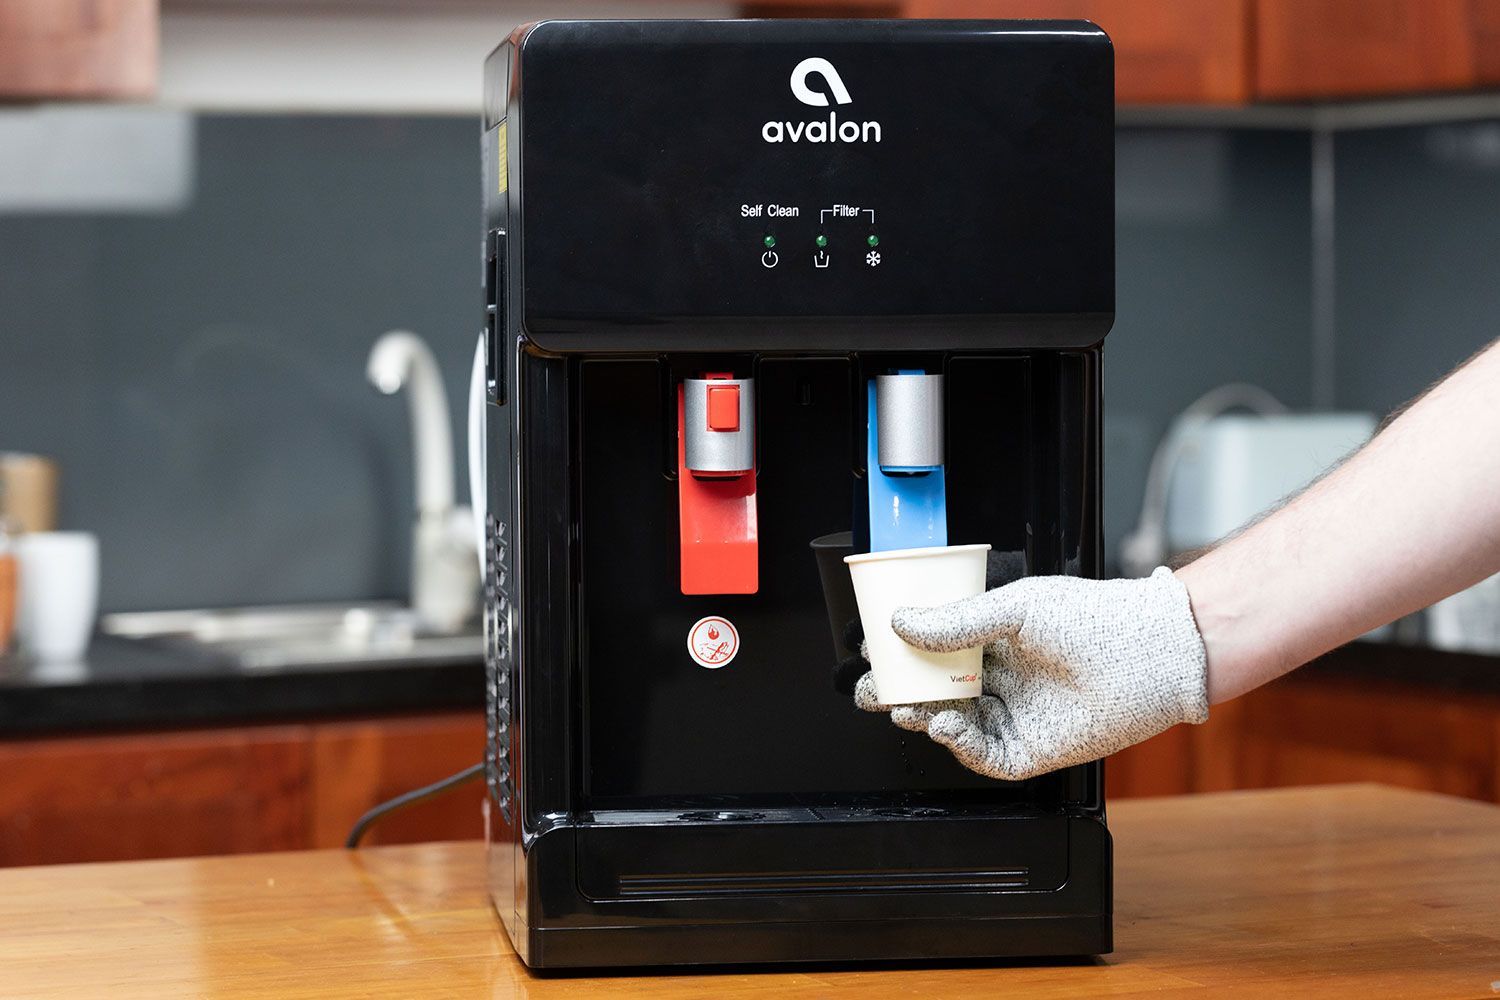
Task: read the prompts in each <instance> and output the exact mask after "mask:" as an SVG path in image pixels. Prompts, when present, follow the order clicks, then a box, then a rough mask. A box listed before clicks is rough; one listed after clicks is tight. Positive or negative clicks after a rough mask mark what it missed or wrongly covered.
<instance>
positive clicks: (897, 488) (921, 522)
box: [865, 371, 948, 552]
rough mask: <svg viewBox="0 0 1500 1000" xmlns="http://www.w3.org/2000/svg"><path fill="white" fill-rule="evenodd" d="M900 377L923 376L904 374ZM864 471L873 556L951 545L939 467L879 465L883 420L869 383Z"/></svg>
mask: <svg viewBox="0 0 1500 1000" xmlns="http://www.w3.org/2000/svg"><path fill="white" fill-rule="evenodd" d="M900 374H902V375H920V374H922V373H921V372H907V371H903V372H901V373H900ZM868 392H869V411H868V420H869V424H868V426H869V431H868V434H867V435H866V437H867V439H868V445H867V450H866V461H865V468H866V469H867V470H868V471H867V478H868V480H869V485H870V551H871V552H883V551H887V550H890V549H920V548H925V547H927V546H930V545H947V544H948V499H947V490H946V489H945V487H944V481H943V467H942V466H941V465H921V466H906V465H902V466H886V467H884V468H882V467H881V465H880V414H879V412H878V403H877V401H876V400H877V397H876V391H875V380H874V379H871V380H870V382H869V388H868Z"/></svg>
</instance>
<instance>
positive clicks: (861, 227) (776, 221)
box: [740, 203, 889, 272]
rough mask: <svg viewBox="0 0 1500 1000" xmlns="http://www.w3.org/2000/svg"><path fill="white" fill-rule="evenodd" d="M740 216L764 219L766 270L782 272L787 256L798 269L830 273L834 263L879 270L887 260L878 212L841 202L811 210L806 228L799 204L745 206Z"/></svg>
mask: <svg viewBox="0 0 1500 1000" xmlns="http://www.w3.org/2000/svg"><path fill="white" fill-rule="evenodd" d="M740 216H741V217H742V218H749V219H760V218H764V219H765V226H764V229H765V235H764V236H762V237H761V238H760V245H761V246H762V247H764V248H765V249H764V251H763V252H762V253H761V255H760V266H761V267H764V268H774V267H780V266H781V261H782V258H783V257H785V258H787V259H788V263H789V264H790V265H791V266H793V267H798V266H802V267H811V268H812V269H813V270H815V271H830V272H831V271H832V268H833V263H834V261H835V260H837V261H838V262H839V265H840V267H843V266H844V265H845V264H846V262H847V263H852V264H854V265H855V266H859V265H863V266H864V267H879V266H880V262H881V261H882V260H884V257H883V256H882V254H881V250H880V231H879V230H878V229H877V228H876V224H875V209H873V208H864V207H862V206H859V205H845V204H842V203H840V204H837V205H826V206H823V207H821V208H816V209H812V210H809V211H808V212H807V213H806V216H805V218H806V219H807V224H802V220H803V218H804V215H803V211H802V207H801V206H800V205H780V204H770V205H765V204H758V205H748V204H746V205H741V206H740ZM813 220H816V221H813ZM778 234H779V235H778ZM886 252H887V253H888V252H889V249H887V251H886Z"/></svg>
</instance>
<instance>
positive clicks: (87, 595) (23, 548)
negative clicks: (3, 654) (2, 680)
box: [16, 531, 99, 661]
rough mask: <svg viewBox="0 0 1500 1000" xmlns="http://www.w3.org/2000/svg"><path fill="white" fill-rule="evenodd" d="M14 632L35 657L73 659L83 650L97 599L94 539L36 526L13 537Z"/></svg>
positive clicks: (96, 549) (96, 561)
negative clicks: (16, 591) (17, 599)
mask: <svg viewBox="0 0 1500 1000" xmlns="http://www.w3.org/2000/svg"><path fill="white" fill-rule="evenodd" d="M16 563H17V566H16V577H17V583H19V584H20V597H21V600H20V606H19V607H18V608H17V613H16V619H17V621H16V625H17V629H16V631H17V635H18V638H19V639H20V643H21V648H22V649H23V650H25V651H26V652H28V653H30V654H31V655H32V656H34V657H35V658H36V659H38V660H43V661H57V660H76V659H78V658H79V657H80V656H82V655H83V652H84V650H86V649H88V645H89V638H90V637H91V636H92V635H93V631H94V612H95V610H96V609H97V607H98V603H99V539H98V538H97V537H95V536H94V535H92V534H89V533H88V532H85V531H39V532H33V533H31V534H26V535H21V536H20V537H19V538H17V539H16Z"/></svg>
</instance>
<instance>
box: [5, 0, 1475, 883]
mask: <svg viewBox="0 0 1500 1000" xmlns="http://www.w3.org/2000/svg"><path fill="white" fill-rule="evenodd" d="M741 15H754V16H851V17H863V16H914V17H916V16H935V17H969V16H976V17H1007V16H1067V17H1077V16H1081V17H1088V18H1091V19H1093V20H1096V21H1097V22H1099V23H1100V24H1101V25H1103V26H1104V27H1105V28H1106V29H1107V30H1108V31H1109V32H1110V33H1111V34H1112V35H1113V37H1114V39H1115V44H1116V51H1117V86H1118V96H1119V102H1120V107H1119V114H1118V142H1117V173H1118V214H1117V223H1118V230H1117V240H1118V244H1117V253H1118V310H1117V313H1118V320H1117V322H1116V325H1115V332H1114V333H1113V335H1112V336H1111V338H1110V341H1109V350H1108V352H1107V362H1108V363H1107V364H1106V400H1107V404H1106V452H1105V456H1106V457H1105V465H1106V469H1105V472H1106V496H1107V501H1106V506H1105V532H1106V539H1107V542H1108V545H1109V552H1110V570H1111V572H1114V573H1119V572H1140V571H1142V570H1143V569H1145V570H1149V568H1150V567H1151V566H1152V565H1155V564H1156V563H1157V562H1158V561H1160V560H1162V559H1166V558H1168V557H1169V556H1170V555H1172V554H1173V553H1174V552H1180V551H1182V550H1185V549H1189V548H1192V547H1195V546H1197V545H1201V544H1204V543H1206V542H1209V541H1211V540H1212V539H1213V538H1215V537H1218V536H1220V535H1222V534H1224V533H1225V532H1227V531H1230V530H1233V529H1234V528H1235V527H1236V526H1238V525H1239V524H1241V523H1243V522H1244V521H1245V520H1246V519H1248V518H1250V517H1252V516H1254V515H1255V514H1256V513H1258V512H1259V511H1260V510H1262V509H1264V508H1265V507H1266V506H1267V505H1269V504H1273V503H1275V502H1276V501H1277V500H1279V499H1280V498H1281V497H1283V496H1284V495H1286V494H1287V493H1288V492H1290V491H1294V490H1295V489H1297V488H1299V487H1300V486H1301V485H1302V484H1304V483H1305V482H1307V481H1308V480H1309V479H1310V478H1311V477H1313V476H1315V475H1316V474H1317V473H1318V472H1319V471H1320V470H1321V469H1323V468H1324V467H1326V466H1327V464H1328V463H1330V462H1332V461H1334V460H1336V459H1337V458H1338V457H1339V456H1341V455H1342V454H1344V453H1346V452H1347V451H1348V450H1349V449H1351V448H1353V447H1355V446H1356V445H1358V443H1359V442H1360V441H1361V440H1363V439H1364V438H1365V437H1367V436H1368V435H1369V434H1370V433H1371V432H1372V431H1373V429H1374V427H1375V426H1376V422H1377V421H1378V420H1379V419H1380V418H1381V417H1383V416H1384V415H1386V414H1387V413H1389V411H1391V410H1392V409H1393V408H1394V407H1396V406H1398V405H1399V404H1401V403H1402V402H1403V401H1405V400H1407V399H1409V398H1410V397H1412V396H1413V395H1415V394H1416V393H1419V392H1421V391H1422V389H1423V388H1424V387H1426V386H1427V385H1428V384H1430V383H1431V382H1432V381H1433V380H1435V379H1436V378H1438V377H1439V376H1440V375H1442V374H1443V373H1444V372H1446V371H1447V370H1448V369H1449V368H1451V367H1452V366H1453V365H1455V364H1456V363H1458V362H1459V361H1461V360H1463V359H1464V358H1465V357H1467V356H1468V355H1470V354H1471V353H1473V352H1474V351H1476V350H1477V349H1478V348H1480V347H1481V346H1482V345H1484V344H1486V343H1487V342H1489V341H1490V340H1492V339H1493V338H1494V337H1495V336H1496V335H1497V334H1500V281H1497V280H1496V274H1497V271H1496V267H1497V261H1500V0H1218V2H1212V3H1207V2H1203V0H909V2H905V3H889V4H886V3H866V2H860V0H855V2H842V0H823V2H810V3H799V2H795V0H785V2H782V3H769V4H750V5H745V6H740V5H735V4H732V3H718V2H712V0H621V2H609V0H593V2H556V3H547V2H544V0H534V2H527V3H521V2H515V0H501V2H494V3H478V2H468V0H426V2H421V3H418V2H416V0H408V2H399V0H161V2H160V4H159V5H158V4H157V3H156V2H154V0H12V2H11V3H9V4H7V6H6V10H5V12H4V14H3V15H0V101H4V102H5V103H4V105H3V106H0V264H3V266H0V453H3V454H0V512H3V522H0V640H4V641H5V642H6V643H7V644H8V646H9V652H7V653H5V654H3V655H0V864H4V865H17V864H33V863H44V862H57V861H80V860H102V859H115V858H133V857H150V856H165V855H178V854H195V853H222V852H232V851H253V850H273V849H282V848H297V847H311V846H332V845H334V844H337V843H339V842H341V841H342V839H343V837H344V835H345V834H346V833H347V831H348V829H349V826H350V824H351V823H352V822H353V821H354V819H355V818H356V817H358V816H359V814H360V813H361V812H363V811H364V810H365V809H367V808H369V807H370V806H372V805H374V804H375V803H376V802H378V801H380V800H382V799H384V798H387V797H389V796H391V795H394V794H397V793H399V792H403V791H406V790H408V789H410V788H412V787H414V786H416V785H419V784H423V783H425V782H428V781H432V780H435V779H437V778H440V777H442V776H444V775H447V774H449V773H451V772H454V771H456V770H458V769H460V768H462V767H464V766H466V765H468V764H471V763H474V762H477V761H478V760H479V758H480V754H481V751H482V747H483V741H484V709H483V674H482V669H481V656H482V643H483V640H482V638H481V636H480V634H479V628H478V624H477V620H476V616H475V614H474V610H475V607H476V596H477V587H478V573H477V568H476V562H475V552H474V542H473V541H472V539H473V530H472V515H471V512H470V511H469V510H468V508H467V504H468V488H467V477H466V474H465V467H466V452H467V443H466V438H467V435H466V431H465V425H466V408H467V401H468V392H469V374H470V363H471V360H472V356H473V344H474V337H475V335H476V334H477V332H478V329H479V325H480V308H481V307H480V302H481V298H480V278H481V273H480V267H479V253H478V250H479V247H480V236H481V231H480V225H479V213H478V204H479V157H478V155H477V151H478V139H479V130H478V127H477V115H478V109H479V81H480V63H481V59H482V58H483V56H484V54H485V53H486V52H487V51H488V50H489V49H490V48H492V47H493V45H494V44H496V43H497V42H498V41H499V40H500V39H501V38H502V37H503V35H504V33H505V32H506V31H507V30H508V29H509V28H510V27H511V26H513V25H515V24H517V23H520V22H523V21H526V20H531V19H535V18H540V17H575V16H576V17H591V16H592V17H660V16H679V17H716V16H741ZM954 155H961V153H960V152H959V151H955V153H954ZM952 224H953V225H955V226H962V225H964V219H963V215H962V211H961V206H957V205H956V206H955V210H954V218H953V220H952ZM1016 249H1017V252H1018V253H1024V252H1025V248H1024V247H1018V248H1016ZM387 331H407V332H406V333H401V332H397V333H393V334H390V335H389V336H385V337H384V339H382V337H383V335H386V334H387ZM419 512H420V516H419ZM17 612H18V615H19V620H18V621H17ZM1109 779H1110V791H1111V793H1112V794H1114V795H1140V794H1161V793H1170V792H1180V791H1193V790H1209V789H1220V788H1228V787H1248V786H1261V785H1279V784H1304V783H1314V782H1326V781H1344V780H1367V779H1368V780H1379V781H1383V782H1387V783H1391V784H1397V785H1407V786H1412V787H1422V788H1431V789H1436V790H1440V791H1446V792H1451V793H1455V794H1460V795H1467V796H1471V797H1475V798H1482V799H1490V800H1500V580H1494V581H1489V582H1487V583H1485V584H1481V585H1480V586H1479V587H1476V588H1474V590H1473V591H1471V592H1468V593H1466V594H1463V595H1460V596H1459V597H1456V598H1454V599H1452V600H1451V601H1448V602H1444V603H1443V605H1440V606H1439V607H1437V608H1435V609H1429V610H1428V611H1426V612H1424V613H1423V614H1421V615H1417V616H1414V617H1413V618H1411V619H1409V620H1406V621H1403V622H1399V623H1396V625H1394V626H1392V627H1390V628H1387V629H1383V630H1381V631H1380V632H1379V633H1377V634H1375V635H1372V636H1370V637H1368V638H1367V639H1366V640H1363V641H1361V642H1358V643H1355V644H1353V645H1351V646H1350V647H1347V648H1346V649H1344V650H1340V651H1338V652H1336V653H1334V654H1331V655H1330V656H1328V657H1325V658H1324V659H1323V660H1322V661H1319V662H1318V663H1317V664H1315V665H1313V666H1311V667H1309V668H1308V669H1306V670H1304V671H1302V672H1300V673H1298V674H1295V675H1293V676H1291V677H1289V678H1287V679H1285V680H1283V681H1280V682H1278V683H1276V684H1273V685H1272V686H1270V687H1269V688H1266V689H1263V690H1261V691H1259V692H1256V693H1254V694H1252V695H1251V696H1249V697H1247V698H1245V699H1242V700H1241V701H1240V702H1237V703H1234V704H1230V705H1226V706H1223V707H1220V708H1218V709H1216V710H1215V713H1214V717H1213V719H1211V721H1210V722H1209V723H1208V724H1207V725H1205V726H1202V727H1192V728H1188V727H1178V728H1177V729H1175V730H1172V731H1170V732H1168V733H1165V734H1163V735H1162V736H1161V737H1158V738H1157V739H1155V740H1152V741H1150V742H1149V743H1147V744H1144V745H1142V746H1140V747H1136V748H1132V749H1131V750H1129V751H1127V752H1126V753H1124V754H1121V755H1119V757H1118V758H1117V759H1116V760H1114V761H1113V762H1112V763H1111V767H1110V770H1109ZM479 798H480V793H479V791H478V790H477V789H476V790H474V791H472V793H471V792H469V791H465V792H464V793H461V794H457V795H454V796H451V797H449V798H447V799H443V800H438V801H434V802H431V803H427V804H424V805H421V806H419V807H416V808H414V809H412V810H409V811H408V812H405V813H403V814H400V815H398V816H396V817H394V818H392V819H391V820H389V821H388V822H387V823H386V824H384V825H382V826H381V827H378V828H377V829H376V830H375V832H374V833H373V834H372V837H371V838H370V839H371V840H372V841H375V842H379V841H386V842H390V841H401V840H422V839H443V838H453V837H469V836H477V835H478V834H479V832H480V823H481V817H480V809H479Z"/></svg>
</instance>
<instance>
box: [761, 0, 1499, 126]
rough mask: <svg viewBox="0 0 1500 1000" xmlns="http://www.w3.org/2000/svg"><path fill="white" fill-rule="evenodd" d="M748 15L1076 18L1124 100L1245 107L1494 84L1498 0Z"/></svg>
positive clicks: (1115, 1)
mask: <svg viewBox="0 0 1500 1000" xmlns="http://www.w3.org/2000/svg"><path fill="white" fill-rule="evenodd" d="M746 9H747V11H748V12H750V13H754V14H756V15H768V16H775V15H784V16H801V17H806V16H835V17H856V16H884V17H935V18H992V17H998V18H1082V19H1084V20H1088V21H1093V22H1094V23H1095V24H1098V25H1099V26H1100V27H1102V28H1104V30H1105V31H1107V32H1109V35H1110V37H1111V38H1112V39H1113V40H1114V45H1115V89H1116V96H1117V98H1118V100H1119V102H1120V103H1121V104H1229V105H1234V104H1247V103H1252V102H1255V101H1268V102H1269V101H1315V100H1328V99H1340V98H1352V97H1378V96H1388V95H1396V94H1410V93H1430V92H1452V91H1456V90H1469V89H1475V88H1482V87H1495V86H1500V0H877V2H866V0H761V2H757V3H754V4H751V5H750V6H749V7H747V8H746Z"/></svg>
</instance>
